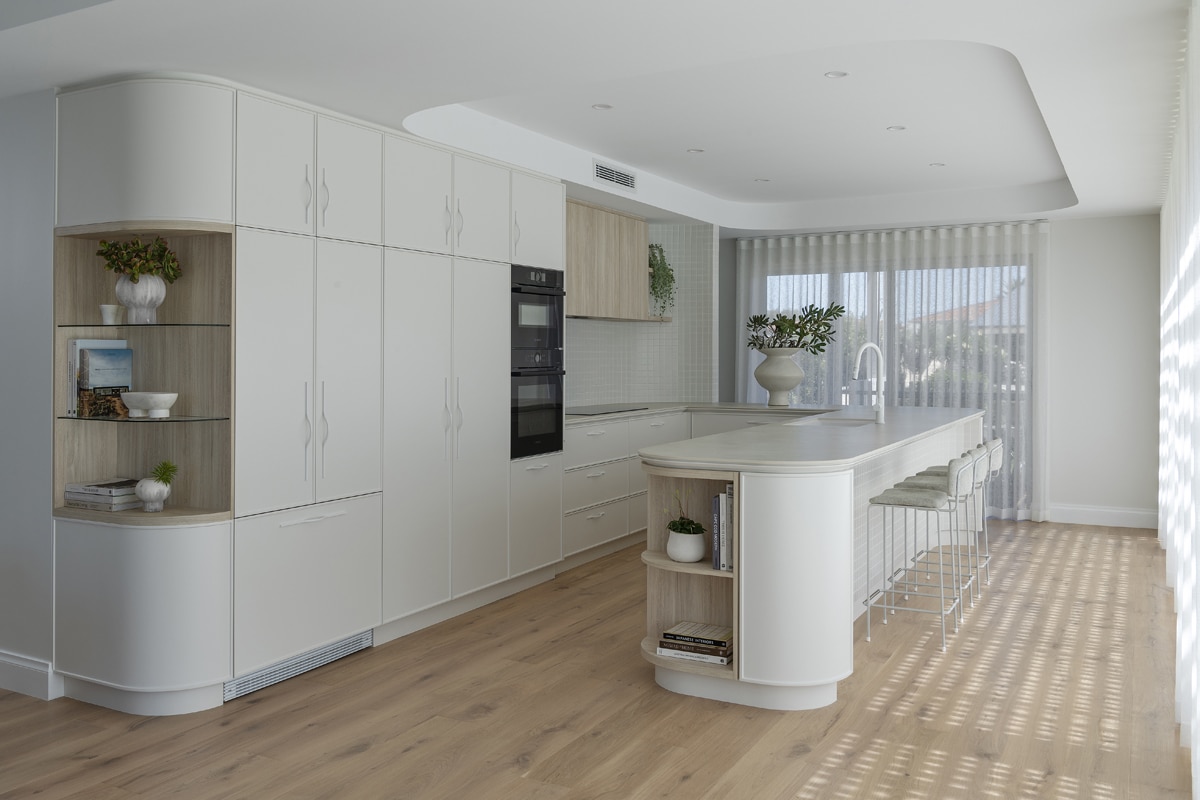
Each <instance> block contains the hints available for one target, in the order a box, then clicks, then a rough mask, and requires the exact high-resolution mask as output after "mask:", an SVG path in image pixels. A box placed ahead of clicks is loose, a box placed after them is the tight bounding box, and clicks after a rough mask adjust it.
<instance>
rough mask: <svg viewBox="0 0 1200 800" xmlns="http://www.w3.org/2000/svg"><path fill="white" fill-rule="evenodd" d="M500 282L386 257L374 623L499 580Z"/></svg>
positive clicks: (428, 262) (503, 435) (493, 274)
mask: <svg viewBox="0 0 1200 800" xmlns="http://www.w3.org/2000/svg"><path fill="white" fill-rule="evenodd" d="M509 282H510V275H509V270H508V268H507V265H504V264H495V263H490V262H482V261H470V260H464V259H453V258H450V257H447V256H442V255H436V254H431V253H415V252H411V251H403V250H390V249H389V250H388V251H387V253H386V258H385V267H384V307H385V313H384V317H385V319H386V325H385V327H384V396H385V398H386V404H387V414H386V419H385V425H384V454H383V463H384V482H383V485H384V497H385V508H384V537H383V575H384V587H383V618H384V619H385V620H389V619H395V618H397V617H400V616H403V615H405V614H409V613H412V612H414V611H417V610H420V609H422V608H426V607H428V606H431V605H434V604H436V603H438V602H443V601H445V600H448V599H450V598H452V597H457V596H460V595H463V594H467V593H469V592H472V591H474V590H476V589H479V588H482V587H483V586H487V585H489V584H492V583H496V582H498V581H501V580H504V579H505V578H507V577H508V530H507V528H508V469H509V452H508V448H509V437H508V431H509V397H508V393H509V349H508V348H509V344H508V336H507V331H508V324H509V321H508V315H509V301H508V296H509V291H510V290H509ZM416 285H420V286H421V291H414V290H413V287H414V286H416ZM497 332H499V333H497Z"/></svg>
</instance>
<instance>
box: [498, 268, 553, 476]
mask: <svg viewBox="0 0 1200 800" xmlns="http://www.w3.org/2000/svg"><path fill="white" fill-rule="evenodd" d="M564 297H565V293H564V291H563V274H562V272H559V271H557V270H550V269H537V268H533V267H523V266H518V265H516V264H514V265H513V267H512V327H511V333H510V335H511V340H512V397H511V413H512V433H511V446H510V454H511V457H512V458H527V457H529V456H537V455H542V454H544V453H555V452H558V451H560V450H562V446H563V413H564V405H565V398H564V397H563V376H564V375H565V370H564V369H563V349H562V346H563V326H564V319H563V298H564Z"/></svg>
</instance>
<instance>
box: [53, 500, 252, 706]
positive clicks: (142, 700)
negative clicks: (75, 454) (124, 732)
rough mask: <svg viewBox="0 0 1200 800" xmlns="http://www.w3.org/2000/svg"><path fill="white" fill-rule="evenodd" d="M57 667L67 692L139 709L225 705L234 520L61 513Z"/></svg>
mask: <svg viewBox="0 0 1200 800" xmlns="http://www.w3.org/2000/svg"><path fill="white" fill-rule="evenodd" d="M54 551H55V569H56V576H55V577H56V580H55V631H54V670H55V671H56V672H58V673H59V674H61V675H63V676H64V677H65V679H66V680H65V690H66V694H67V695H68V696H71V697H75V698H77V699H79V700H84V701H86V702H89V703H96V704H98V705H103V706H107V707H109V708H114V709H116V710H118V711H124V712H127V713H131V714H183V713H188V712H192V711H200V710H202V709H205V708H213V707H215V706H219V705H221V703H222V689H223V684H224V682H225V681H226V680H228V679H229V677H230V663H231V656H232V654H231V645H230V642H231V635H230V634H231V631H230V615H231V609H230V597H231V595H232V592H231V583H230V565H231V553H232V531H231V524H230V523H229V522H218V523H212V524H203V525H191V526H183V525H180V526H161V527H152V526H136V527H135V526H126V525H119V524H111V523H102V522H85V521H81V520H74V519H62V518H58V519H55V522H54Z"/></svg>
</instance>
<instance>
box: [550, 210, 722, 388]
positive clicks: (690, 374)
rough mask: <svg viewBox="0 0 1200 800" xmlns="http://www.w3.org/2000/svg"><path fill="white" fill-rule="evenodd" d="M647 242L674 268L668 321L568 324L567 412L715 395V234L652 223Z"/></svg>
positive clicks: (702, 226)
mask: <svg viewBox="0 0 1200 800" xmlns="http://www.w3.org/2000/svg"><path fill="white" fill-rule="evenodd" d="M650 241H651V243H658V244H661V245H662V246H663V252H664V254H665V255H666V257H667V262H668V263H669V264H670V265H671V268H672V269H673V270H674V271H675V285H676V291H675V308H674V309H673V310H672V311H670V312H669V316H670V317H671V321H670V322H618V321H615V320H597V319H568V320H567V341H566V355H565V358H566V368H567V377H566V396H567V406H568V407H570V406H582V405H593V404H599V403H623V402H683V401H691V402H703V403H708V402H712V401H713V400H715V399H716V398H717V366H716V337H717V333H716V316H715V313H714V294H715V292H716V276H717V258H716V248H717V241H716V233H715V229H714V228H713V226H712V225H709V224H707V223H696V224H688V225H661V224H652V225H650ZM648 292H649V288H648V285H647V293H648Z"/></svg>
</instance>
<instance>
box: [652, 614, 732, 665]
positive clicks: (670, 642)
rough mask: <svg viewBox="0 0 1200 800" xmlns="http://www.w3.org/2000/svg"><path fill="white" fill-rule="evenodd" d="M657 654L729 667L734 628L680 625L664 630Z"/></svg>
mask: <svg viewBox="0 0 1200 800" xmlns="http://www.w3.org/2000/svg"><path fill="white" fill-rule="evenodd" d="M657 652H658V654H659V655H660V656H666V657H667V658H678V659H680V660H682V661H699V662H701V663H704V664H719V665H727V664H729V662H730V661H732V660H733V629H732V628H730V627H729V626H728V625H706V624H704V623H702V622H680V623H678V624H676V625H672V626H671V627H670V628H667V629H666V630H665V631H663V633H662V638H660V639H659V640H658V650H657Z"/></svg>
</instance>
